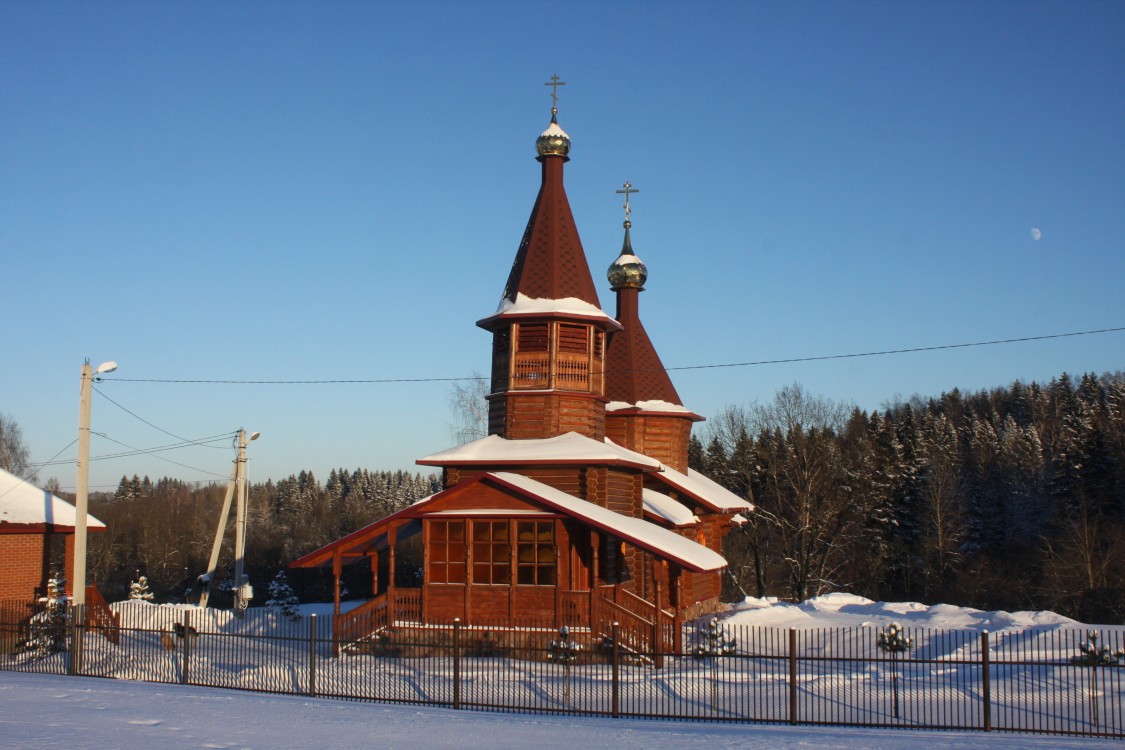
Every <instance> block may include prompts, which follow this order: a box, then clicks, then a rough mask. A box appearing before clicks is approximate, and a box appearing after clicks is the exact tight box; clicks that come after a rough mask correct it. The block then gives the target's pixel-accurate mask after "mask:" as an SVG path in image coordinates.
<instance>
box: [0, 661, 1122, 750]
mask: <svg viewBox="0 0 1125 750" xmlns="http://www.w3.org/2000/svg"><path fill="white" fill-rule="evenodd" d="M1120 744H1121V743H1120V742H1119V741H1117V742H1114V741H1113V740H1091V739H1081V738H1074V737H1044V736H1036V735H1025V734H1024V735H1017V734H996V733H992V734H984V733H980V732H933V731H912V730H892V729H882V730H879V729H859V728H835V727H787V726H776V725H769V724H753V725H746V724H737V725H732V724H707V723H697V722H690V723H689V722H671V721H643V720H634V719H605V718H594V717H559V716H538V715H521V714H497V713H484V712H478V711H454V710H452V709H442V708H432V707H415V706H397V705H386V704H377V703H358V702H352V701H339V700H331V699H326V698H303V697H298V696H283V695H262V694H258V693H247V692H241V691H233V690H218V689H215V688H201V687H190V686H181V685H158V684H152V683H143V682H129V681H124V680H102V679H96V678H92V677H61V676H56V675H38V674H23V673H14V672H0V748H4V749H5V750H8V749H11V750H16V749H17V748H18V749H19V750H133V749H134V748H135V749H136V750H148V749H149V748H156V749H158V750H199V748H215V749H226V748H230V749H232V750H233V749H235V748H239V749H241V748H247V749H249V748H254V749H255V750H257V749H258V748H263V749H265V748H268V749H269V750H330V749H334V748H363V747H370V748H380V749H385V750H397V749H398V748H409V749H410V750H445V749H446V748H449V749H450V750H452V749H453V748H476V747H481V748H520V749H521V750H526V749H527V748H536V749H537V750H555V749H556V748H558V749H559V750H562V749H563V748H566V749H567V750H571V749H573V748H583V750H597V749H598V748H614V749H615V750H632V749H636V750H683V749H684V748H708V749H709V750H722V749H723V748H738V749H739V750H789V749H794V750H796V749H806V750H807V749H809V748H816V750H835V749H836V748H848V749H849V750H856V749H857V748H860V749H861V748H870V749H871V750H892V749H894V750H981V749H982V748H989V749H991V748H996V749H998V750H1001V749H1002V750H1017V749H1018V748H1027V749H1028V750H1039V749H1042V750H1047V749H1048V748H1054V749H1057V750H1079V749H1082V750H1094V748H1109V747H1120Z"/></svg>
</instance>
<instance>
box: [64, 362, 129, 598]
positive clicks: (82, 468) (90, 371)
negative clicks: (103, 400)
mask: <svg viewBox="0 0 1125 750" xmlns="http://www.w3.org/2000/svg"><path fill="white" fill-rule="evenodd" d="M116 369H117V363H116V362H104V363H102V364H100V365H98V369H96V370H95V369H94V368H92V367H90V360H88V359H87V360H86V362H85V363H83V365H82V385H81V387H80V388H79V391H78V477H77V480H76V481H75V501H74V511H75V517H74V571H73V574H72V575H71V577H70V585H71V592H72V602H73V603H74V604H75V605H76V606H77V605H82V604H85V603H86V536H87V530H86V525H87V524H86V521H87V518H86V516H87V514H88V513H89V506H90V397H91V391H92V390H93V385H94V377H95V376H96V375H101V374H102V373H103V372H113V371H114V370H116Z"/></svg>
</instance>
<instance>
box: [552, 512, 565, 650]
mask: <svg viewBox="0 0 1125 750" xmlns="http://www.w3.org/2000/svg"><path fill="white" fill-rule="evenodd" d="M554 537H555V627H556V628H559V627H561V626H562V624H563V622H562V601H563V596H562V592H563V589H562V577H563V570H562V555H561V554H559V547H561V546H562V544H563V541H564V540H563V525H562V521H561V520H560V519H558V518H556V519H555V533H554Z"/></svg>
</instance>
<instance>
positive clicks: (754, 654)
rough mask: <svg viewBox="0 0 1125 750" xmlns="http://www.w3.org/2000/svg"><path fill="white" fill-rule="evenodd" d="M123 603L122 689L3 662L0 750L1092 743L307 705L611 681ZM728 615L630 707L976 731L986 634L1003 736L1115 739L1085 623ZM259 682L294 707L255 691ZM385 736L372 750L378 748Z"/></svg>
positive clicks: (47, 662) (640, 686)
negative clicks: (715, 647) (897, 630)
mask: <svg viewBox="0 0 1125 750" xmlns="http://www.w3.org/2000/svg"><path fill="white" fill-rule="evenodd" d="M112 606H113V608H114V609H116V610H117V611H119V612H120V614H121V616H122V625H123V626H124V627H126V628H131V629H132V630H126V631H123V632H122V634H121V639H120V643H119V644H118V645H113V644H110V643H109V642H108V641H106V640H105V639H103V638H101V637H100V636H94V635H88V636H87V638H86V641H85V642H86V644H87V645H86V656H85V673H86V674H90V675H102V676H113V677H118V678H122V679H118V680H97V679H91V678H67V677H63V676H50V675H42V674H19V673H15V672H6V671H3V667H4V666H11V667H14V668H16V669H30V670H37V671H39V670H42V671H54V672H56V673H61V672H63V671H65V668H66V660H65V659H66V657H65V655H62V654H56V655H53V656H50V657H47V658H45V659H38V660H36V659H29V658H28V657H17V658H16V659H15V660H14V661H12V662H9V663H8V664H7V665H0V748H4V747H13V748H16V747H19V748H23V747H27V748H33V747H34V748H48V747H66V748H83V747H91V748H95V747H96V748H112V747H122V748H131V747H150V746H153V747H156V746H159V747H161V750H165V748H166V749H167V750H172V749H173V748H178V747H213V748H234V747H274V748H289V747H292V748H304V747H316V748H325V747H339V746H346V745H349V744H352V743H355V742H364V743H365V744H375V745H376V746H379V747H402V746H405V745H407V744H410V745H412V746H419V745H420V746H421V747H437V748H441V747H464V746H476V745H481V746H484V745H487V746H490V747H516V746H520V747H525V746H527V745H530V744H533V745H536V746H538V747H540V748H551V747H564V746H565V747H573V746H582V747H591V748H596V747H623V748H628V747H645V748H657V749H659V748H665V747H667V748H672V747H675V748H681V747H696V746H699V747H702V746H707V747H720V748H721V747H740V748H759V747H761V748H765V747H770V748H777V747H782V748H787V747H794V748H796V747H812V746H817V747H820V748H832V747H853V748H854V747H871V748H897V747H903V748H913V747H919V748H920V747H921V745H922V743H925V745H926V746H927V748H928V749H931V750H936V749H941V748H969V747H973V748H979V747H1011V748H1015V747H1062V748H1069V747H1078V746H1082V747H1090V746H1091V745H1090V743H1091V742H1095V743H1096V742H1097V741H1093V740H1089V739H1075V738H1062V737H1058V736H1056V737H1042V736H1037V735H1028V734H1024V735H1009V734H1002V733H1000V734H998V733H989V734H983V733H976V732H955V733H946V732H935V731H911V730H907V729H897V730H896V729H885V730H881V729H866V728H830V727H787V726H781V725H779V724H778V723H773V724H745V723H736V724H726V725H720V724H713V723H688V724H685V723H680V722H671V721H658V720H634V719H616V720H614V719H609V718H603V717H592V716H586V717H566V716H554V717H544V716H541V715H526V714H525V715H503V714H494V713H482V712H474V711H454V710H452V709H443V708H438V707H433V706H421V707H418V706H411V707H403V706H388V705H385V704H372V703H366V702H353V701H340V700H334V699H331V698H309V697H306V696H302V695H299V694H301V693H307V692H308V689H309V686H310V678H314V679H315V685H316V692H317V693H318V694H319V695H325V694H336V695H339V696H353V697H357V698H368V699H371V698H375V699H382V700H397V701H407V702H416V703H426V702H437V703H445V704H447V705H449V704H452V702H453V699H452V696H453V686H454V684H455V682H456V684H458V685H460V691H461V692H460V695H461V700H462V701H463V702H464V703H466V704H472V703H479V704H483V705H503V706H512V707H517V708H518V707H523V708H527V709H532V710H547V711H551V710H558V711H580V712H595V713H597V712H602V713H607V712H608V711H609V707H610V704H609V700H610V695H611V693H612V690H611V687H610V686H611V684H612V671H611V670H610V668H609V666H608V665H607V664H606V663H605V658H604V656H603V655H599V654H596V653H594V651H592V650H591V651H584V652H583V653H582V654H581V656H580V658H579V660H578V661H577V662H576V663H575V665H574V667H573V668H571V669H567V670H565V671H564V670H563V669H562V668H561V667H560V665H559V664H557V663H550V662H549V661H545V660H544V658H543V654H542V653H540V654H539V655H538V656H535V655H532V656H530V657H529V656H528V655H527V653H526V652H525V653H522V654H521V653H515V652H508V651H500V652H497V653H492V654H489V655H484V654H476V655H474V654H471V653H469V652H466V654H465V656H464V658H462V660H461V662H460V665H459V672H458V673H457V674H458V676H457V677H456V678H454V672H453V662H452V660H451V658H450V657H449V655H448V638H449V633H448V632H447V631H446V629H441V628H438V629H434V630H433V631H432V633H433V634H434V637H435V638H438V639H441V638H444V639H446V640H445V641H444V642H443V641H440V640H436V641H434V643H437V644H443V645H437V646H433V647H429V646H427V647H426V648H423V649H419V650H415V651H414V652H413V653H411V652H410V650H409V648H408V649H407V650H406V651H401V650H400V651H397V652H395V651H388V652H381V653H380V655H378V656H376V655H373V653H370V652H369V653H355V654H343V655H341V656H340V657H339V658H334V657H333V656H332V651H331V642H330V638H331V636H330V633H331V626H330V615H331V605H306V606H305V607H303V608H302V610H303V613H304V614H305V615H308V614H314V613H315V614H316V615H317V620H318V622H317V631H318V633H319V635H318V638H319V640H320V642H319V644H318V646H317V649H316V650H317V652H318V656H317V658H316V659H315V660H313V659H311V656H310V647H309V646H310V643H309V640H308V635H309V629H310V628H309V626H310V623H309V620H308V619H307V618H306V619H304V620H302V621H299V622H297V623H289V621H287V620H285V619H284V618H281V617H278V616H273V615H270V614H268V613H267V612H265V611H263V610H256V609H252V610H251V611H250V612H249V613H248V616H247V617H246V618H244V619H238V618H234V617H232V616H231V613H230V612H227V611H218V610H199V609H197V608H195V607H191V606H184V605H162V606H156V605H152V604H149V603H147V602H140V601H132V602H121V603H118V604H114V605H112ZM346 608H348V607H345V609H346ZM188 617H190V624H191V625H192V627H194V628H196V629H198V631H199V634H200V635H199V636H198V638H196V639H190V640H191V643H190V644H188V645H190V658H188V659H185V654H184V645H185V644H184V643H183V641H182V639H180V640H176V639H175V638H174V637H172V636H171V635H170V633H171V631H172V629H173V628H172V624H173V623H184V622H185V619H186V618H188ZM720 622H721V623H722V624H723V627H724V629H725V632H726V633H727V634H728V635H730V636H734V637H736V641H737V646H736V648H735V649H734V655H733V656H732V657H730V658H727V657H720V658H719V659H715V660H707V659H703V660H700V659H693V658H691V657H678V658H668V659H667V660H666V662H665V664H664V666H663V667H662V668H661V669H652V668H651V665H645V664H637V663H632V664H629V665H623V666H622V669H621V676H620V698H621V710H622V713H625V714H629V713H634V714H647V713H659V714H664V715H679V716H685V717H700V718H713V719H724V718H726V719H742V720H746V719H758V720H767V721H772V722H784V721H785V719H786V718H787V717H788V711H789V699H790V695H791V693H790V689H791V685H793V684H796V685H797V688H796V695H797V701H798V715H799V716H800V718H802V719H803V720H806V721H810V722H813V723H826V722H843V723H859V724H891V725H902V726H904V727H910V726H913V727H918V726H923V725H926V724H937V725H945V726H976V727H979V726H982V723H983V720H984V714H983V712H982V705H983V701H982V695H983V690H982V686H981V684H980V680H981V675H982V669H981V666H980V660H981V658H982V642H983V639H982V638H981V633H982V632H983V631H985V630H987V631H989V636H988V637H989V639H990V640H989V641H988V646H989V649H988V653H989V654H990V657H991V658H992V659H993V662H992V663H993V667H992V669H991V670H990V674H991V676H992V683H991V693H990V694H991V699H990V706H991V710H992V725H993V726H994V727H1027V728H1038V729H1053V730H1056V731H1059V730H1062V731H1085V732H1090V731H1093V732H1099V731H1110V732H1112V733H1120V732H1121V731H1122V725H1123V724H1125V711H1123V708H1122V704H1123V702H1125V666H1123V667H1121V668H1112V669H1099V670H1097V675H1098V680H1100V682H1098V683H1097V684H1094V683H1093V682H1091V681H1090V677H1091V674H1092V673H1091V670H1089V669H1088V668H1085V667H1080V666H1076V665H1074V664H1072V660H1073V657H1074V656H1075V655H1076V654H1077V653H1078V652H1077V650H1076V649H1077V647H1078V645H1079V644H1080V643H1081V642H1082V641H1083V639H1085V637H1086V632H1087V627H1088V626H1085V625H1083V624H1081V623H1077V622H1075V621H1073V620H1070V619H1068V618H1066V617H1062V616H1060V615H1057V614H1054V613H1051V612H1016V613H1006V612H981V611H978V610H973V609H966V608H962V607H954V606H949V605H936V606H925V605H921V604H915V603H884V602H872V601H870V600H867V599H863V598H861V597H857V596H853V595H849V594H831V595H827V596H823V597H818V598H816V599H812V600H809V601H807V602H804V603H802V604H799V605H794V604H785V603H778V602H776V601H770V600H756V599H747V600H746V601H744V602H742V603H740V604H739V605H738V606H736V607H733V608H731V609H730V610H729V611H727V612H725V613H723V614H722V616H721V618H720ZM892 622H898V623H900V624H902V625H903V626H904V627H905V628H906V632H907V633H908V634H910V635H911V636H912V637H913V638H914V642H913V645H912V646H911V650H910V653H909V657H910V661H909V662H906V661H897V662H895V661H891V660H889V659H888V658H887V656H888V655H887V653H885V652H882V651H880V650H879V648H878V646H877V635H878V634H879V633H880V632H881V630H882V629H883V628H884V627H885V626H887V625H888V624H890V623H892ZM1096 627H1097V628H1098V629H1099V630H1100V631H1101V632H1102V633H1103V635H1102V637H1103V639H1106V640H1109V642H1110V643H1112V644H1114V648H1117V647H1118V646H1120V645H1122V644H1125V628H1122V627H1121V626H1117V627H1113V626H1096ZM790 628H793V629H796V630H797V631H798V632H797V635H796V636H795V638H796V643H797V644H798V646H797V649H798V650H797V653H798V654H800V657H799V660H800V661H799V664H798V670H797V675H796V677H797V680H796V683H793V682H791V679H790V672H789V669H790V663H789V661H788V658H787V654H788V648H789V645H788V635H787V634H788V630H789V629H790ZM162 634H164V635H163V636H162ZM414 637H417V636H414ZM463 637H465V638H472V637H479V632H478V633H477V634H476V635H473V634H472V630H471V629H466V630H465V634H464V635H463ZM466 643H468V641H466ZM1005 661H1009V662H1026V661H1035V662H1037V663H1035V664H1032V665H1027V664H1014V665H1008V664H1004V662H1005ZM185 662H186V663H187V666H188V668H189V670H190V677H189V682H192V683H196V684H197V685H199V684H211V685H216V686H220V687H230V688H242V690H240V691H238V692H230V691H222V690H218V689H215V688H204V687H193V686H191V685H187V686H183V685H177V684H174V683H177V682H179V681H180V679H181V678H182V677H183V674H184V673H183V670H184V668H185ZM712 665H719V666H717V667H716V666H712ZM313 667H315V669H314V668H313ZM129 680H147V681H150V682H149V683H144V682H131V681H129ZM152 683H171V684H152ZM255 689H256V690H268V691H276V692H281V693H286V692H288V693H298V695H295V696H294V695H291V696H284V695H261V694H255V693H251V692H247V691H249V690H255ZM1095 704H1096V707H1095ZM935 707H936V708H935ZM87 726H88V727H89V731H88V732H87V730H86V729H85V727H87ZM422 732H424V733H425V734H424V735H423V734H421V733H422ZM373 738H378V739H377V741H374V743H373ZM556 740H557V742H556ZM52 742H54V743H56V744H51V743H52ZM83 743H85V744H83Z"/></svg>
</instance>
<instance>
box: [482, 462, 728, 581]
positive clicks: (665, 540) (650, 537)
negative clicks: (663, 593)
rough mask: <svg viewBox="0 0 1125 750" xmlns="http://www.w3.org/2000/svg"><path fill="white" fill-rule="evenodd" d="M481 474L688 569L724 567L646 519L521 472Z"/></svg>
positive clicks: (701, 570)
mask: <svg viewBox="0 0 1125 750" xmlns="http://www.w3.org/2000/svg"><path fill="white" fill-rule="evenodd" d="M484 476H486V477H491V478H493V479H495V480H498V481H499V482H501V483H502V484H505V485H508V486H509V487H511V488H513V489H516V490H520V491H523V492H525V493H527V494H529V495H532V496H533V497H535V498H537V499H538V500H539V501H540V502H542V503H544V504H546V505H548V506H552V507H555V508H557V509H558V510H560V511H562V512H563V513H566V514H567V515H568V516H571V517H573V518H577V519H578V520H580V521H583V522H585V523H588V524H590V525H591V526H596V527H598V528H601V529H603V530H605V531H609V532H611V533H613V535H614V536H617V537H619V538H621V539H622V540H623V541H626V542H629V543H630V544H634V545H636V546H637V547H640V548H642V549H645V550H648V551H649V552H652V553H653V554H655V555H657V556H658V557H662V558H666V559H668V560H670V561H672V562H675V563H677V564H678V565H682V566H683V567H684V568H687V569H688V570H691V571H694V572H697V573H708V572H714V571H717V570H722V569H723V568H725V567H726V566H727V561H726V558H724V557H723V556H722V555H720V554H719V553H718V552H715V551H714V550H711V549H708V548H707V547H705V546H703V545H702V544H699V543H698V542H693V541H692V540H690V539H687V538H685V537H682V536H680V535H679V534H677V533H675V532H674V531H670V530H668V529H665V528H662V527H660V526H657V525H656V524H654V523H650V522H649V521H645V520H643V519H640V518H632V517H630V516H624V515H621V514H620V513H615V512H614V511H612V510H609V509H607V508H603V507H601V506H600V505H594V504H593V503H590V502H587V501H586V500H582V499H581V498H577V497H574V496H573V495H568V494H567V493H565V492H563V491H562V490H557V489H555V488H554V487H550V486H548V485H545V484H543V483H542V482H537V481H535V480H534V479H529V478H528V477H525V476H523V475H522V474H512V473H509V472H505V471H497V472H490V473H488V474H485V475H484Z"/></svg>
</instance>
